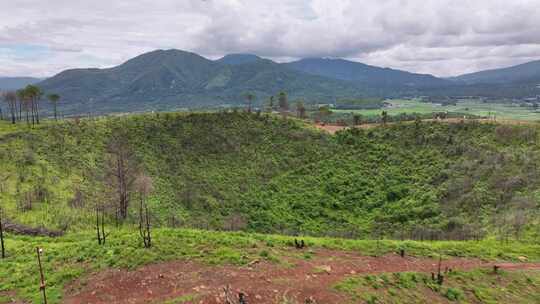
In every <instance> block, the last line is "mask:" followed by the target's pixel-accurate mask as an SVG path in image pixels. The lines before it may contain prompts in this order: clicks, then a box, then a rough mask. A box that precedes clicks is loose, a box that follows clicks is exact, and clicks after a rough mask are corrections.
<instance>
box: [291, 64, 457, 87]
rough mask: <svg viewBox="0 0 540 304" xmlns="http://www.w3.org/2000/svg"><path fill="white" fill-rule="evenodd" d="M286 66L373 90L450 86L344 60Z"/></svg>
mask: <svg viewBox="0 0 540 304" xmlns="http://www.w3.org/2000/svg"><path fill="white" fill-rule="evenodd" d="M285 65H286V66H287V67H289V68H291V69H294V70H297V71H302V72H305V73H309V74H313V75H319V76H324V77H329V78H335V79H340V80H346V81H351V82H354V83H357V84H364V85H369V86H373V87H394V88H395V87H409V88H423V87H432V86H443V85H449V84H450V83H449V82H448V81H447V80H444V79H440V78H437V77H435V76H433V75H428V74H416V73H410V72H406V71H401V70H394V69H390V68H380V67H376V66H371V65H367V64H363V63H360V62H354V61H348V60H344V59H327V58H308V59H302V60H299V61H294V62H290V63H286V64H285Z"/></svg>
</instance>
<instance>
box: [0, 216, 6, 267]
mask: <svg viewBox="0 0 540 304" xmlns="http://www.w3.org/2000/svg"><path fill="white" fill-rule="evenodd" d="M2 218H3V211H2V208H0V246H1V247H2V259H4V258H5V257H6V247H5V245H4V223H3V221H2Z"/></svg>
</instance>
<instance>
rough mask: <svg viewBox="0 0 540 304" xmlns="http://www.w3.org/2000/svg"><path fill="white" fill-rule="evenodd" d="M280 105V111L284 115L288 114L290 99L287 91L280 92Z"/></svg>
mask: <svg viewBox="0 0 540 304" xmlns="http://www.w3.org/2000/svg"><path fill="white" fill-rule="evenodd" d="M278 106H279V111H280V112H281V114H282V115H284V116H285V115H286V113H287V111H289V101H288V99H287V93H285V92H280V93H279V95H278Z"/></svg>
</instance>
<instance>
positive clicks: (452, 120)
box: [315, 118, 538, 134]
mask: <svg viewBox="0 0 540 304" xmlns="http://www.w3.org/2000/svg"><path fill="white" fill-rule="evenodd" d="M422 121H424V122H432V121H438V122H442V123H461V122H463V119H462V118H447V119H442V120H439V119H422ZM467 121H473V120H467ZM474 121H476V122H480V123H499V124H507V125H538V123H536V122H532V121H524V120H511V119H497V120H492V119H488V118H482V119H475V120H474ZM402 123H413V121H405V122H402ZM393 124H396V122H389V123H388V125H393ZM380 126H381V124H380V123H369V124H363V125H359V126H357V128H361V129H371V128H376V127H380ZM315 128H317V129H319V130H323V131H326V132H328V133H330V134H335V133H336V132H338V131H341V130H344V129H349V128H351V127H347V126H338V125H328V124H325V125H322V124H315Z"/></svg>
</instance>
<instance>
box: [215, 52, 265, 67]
mask: <svg viewBox="0 0 540 304" xmlns="http://www.w3.org/2000/svg"><path fill="white" fill-rule="evenodd" d="M259 60H262V58H261V57H259V56H257V55H252V54H229V55H225V56H223V57H222V58H221V59H218V60H217V61H218V62H221V63H225V64H230V65H236V64H244V63H252V62H255V61H259Z"/></svg>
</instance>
